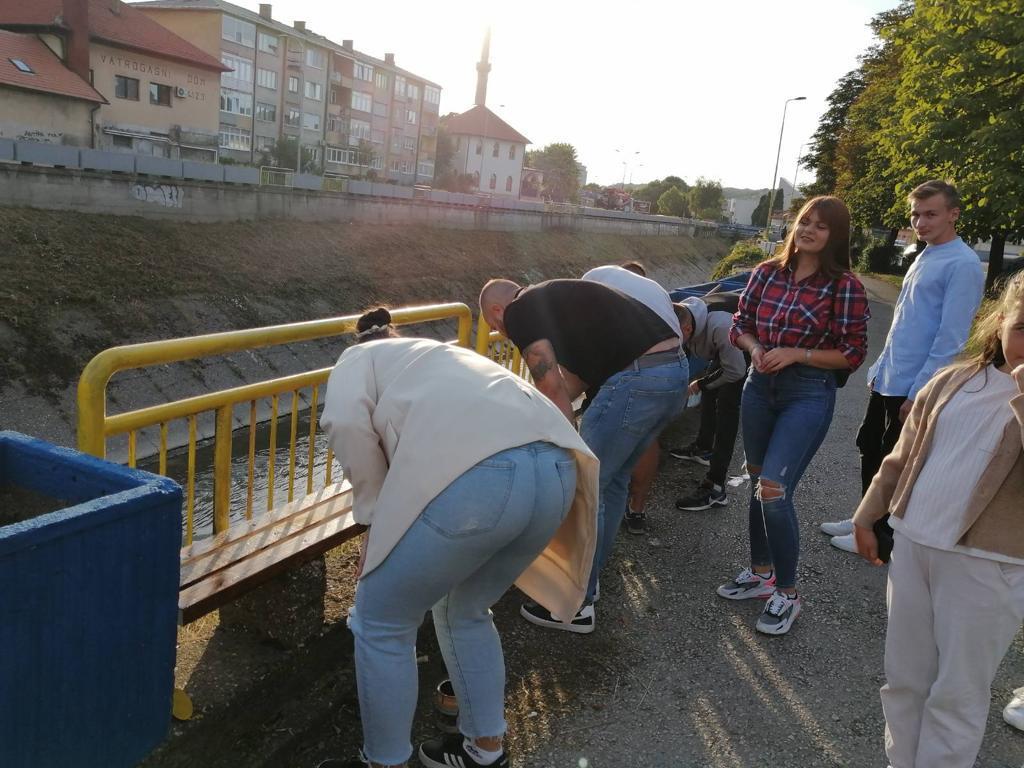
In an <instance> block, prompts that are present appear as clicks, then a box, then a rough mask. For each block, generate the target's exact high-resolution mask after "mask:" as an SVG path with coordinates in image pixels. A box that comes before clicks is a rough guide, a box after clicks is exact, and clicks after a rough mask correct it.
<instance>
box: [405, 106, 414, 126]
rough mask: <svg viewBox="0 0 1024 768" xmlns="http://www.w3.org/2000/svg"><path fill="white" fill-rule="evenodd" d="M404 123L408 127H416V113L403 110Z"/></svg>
mask: <svg viewBox="0 0 1024 768" xmlns="http://www.w3.org/2000/svg"><path fill="white" fill-rule="evenodd" d="M405 122H407V123H408V124H409V125H416V112H415V111H414V110H411V109H407V110H405Z"/></svg>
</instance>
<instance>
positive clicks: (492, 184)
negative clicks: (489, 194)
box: [487, 173, 498, 189]
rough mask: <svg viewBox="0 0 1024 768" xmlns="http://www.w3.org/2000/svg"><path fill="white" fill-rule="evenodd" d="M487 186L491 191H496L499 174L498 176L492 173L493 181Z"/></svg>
mask: <svg viewBox="0 0 1024 768" xmlns="http://www.w3.org/2000/svg"><path fill="white" fill-rule="evenodd" d="M487 186H489V187H490V188H491V189H496V188H497V186H498V174H496V173H492V174H491V181H490V183H489V184H488V185H487Z"/></svg>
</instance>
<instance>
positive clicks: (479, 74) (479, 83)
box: [474, 27, 491, 107]
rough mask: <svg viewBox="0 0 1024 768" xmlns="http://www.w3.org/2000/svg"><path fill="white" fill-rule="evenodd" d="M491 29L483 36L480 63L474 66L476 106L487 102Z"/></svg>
mask: <svg viewBox="0 0 1024 768" xmlns="http://www.w3.org/2000/svg"><path fill="white" fill-rule="evenodd" d="M490 57H491V28H490V27H488V28H487V32H486V33H485V34H484V48H483V50H482V51H481V52H480V61H479V62H478V63H477V65H476V101H475V102H474V103H475V104H476V106H478V107H482V106H484V102H486V101H487V73H488V72H490V71H491V63H490V62H489V61H488V59H489V58H490Z"/></svg>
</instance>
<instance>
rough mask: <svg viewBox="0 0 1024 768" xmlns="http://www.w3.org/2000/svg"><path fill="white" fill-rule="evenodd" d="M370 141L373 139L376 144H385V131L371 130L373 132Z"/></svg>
mask: <svg viewBox="0 0 1024 768" xmlns="http://www.w3.org/2000/svg"><path fill="white" fill-rule="evenodd" d="M370 141H372V142H373V143H374V144H383V143H384V131H378V130H376V129H374V130H373V131H371V133H370Z"/></svg>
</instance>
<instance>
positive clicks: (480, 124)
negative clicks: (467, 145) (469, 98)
mask: <svg viewBox="0 0 1024 768" xmlns="http://www.w3.org/2000/svg"><path fill="white" fill-rule="evenodd" d="M444 125H445V129H446V130H447V131H448V133H450V134H460V135H462V136H483V137H484V138H485V139H498V140H499V141H511V142H517V143H519V144H529V143H530V140H529V139H528V138H526V137H525V136H523V134H521V133H520V132H519V131H517V130H516V129H515V128H513V127H512V126H511V125H509V124H508V123H506V122H505V121H504V120H502V119H501V118H500V117H498V116H497V115H496V114H494V113H493V112H491V110H489V109H488V108H487V107H484V106H482V105H480V104H477V105H476V106H475V107H473V108H472V109H471V110H469V111H468V112H463V113H462V114H461V115H453V116H451V117H449V118H447V119H445V121H444Z"/></svg>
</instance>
